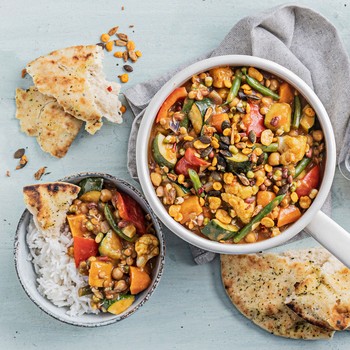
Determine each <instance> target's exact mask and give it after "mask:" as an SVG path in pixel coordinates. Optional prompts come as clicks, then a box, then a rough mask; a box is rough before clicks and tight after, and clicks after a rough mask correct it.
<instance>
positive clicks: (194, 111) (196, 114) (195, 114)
mask: <svg viewBox="0 0 350 350" xmlns="http://www.w3.org/2000/svg"><path fill="white" fill-rule="evenodd" d="M188 117H189V119H190V121H191V123H192V126H193V129H194V132H195V133H196V134H197V135H198V134H200V132H201V130H202V127H203V116H202V113H201V111H200V109H199V108H198V106H197V103H194V104H193V105H192V108H191V110H190V112H189V113H188Z"/></svg>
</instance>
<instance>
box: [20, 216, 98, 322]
mask: <svg viewBox="0 0 350 350" xmlns="http://www.w3.org/2000/svg"><path fill="white" fill-rule="evenodd" d="M27 244H28V247H29V250H30V256H29V259H30V260H31V261H32V263H33V265H34V270H35V272H36V274H37V276H38V278H37V283H38V291H39V293H40V294H41V295H42V296H44V297H46V298H47V299H49V300H50V301H52V303H53V304H55V305H56V306H58V307H67V314H68V315H70V316H80V315H82V314H84V313H98V311H96V310H93V309H92V308H91V307H90V296H83V297H79V295H78V290H79V288H80V287H83V286H86V285H87V277H85V276H82V275H81V274H80V273H79V272H78V270H77V269H76V267H75V263H74V259H73V258H71V257H70V256H69V255H68V254H67V249H68V247H70V246H71V245H72V244H73V238H72V235H71V233H70V231H69V229H68V227H65V228H64V229H63V230H62V231H61V232H58V233H57V235H56V236H53V235H47V234H45V233H43V232H40V231H39V230H38V229H37V228H36V227H35V224H34V222H33V220H31V222H30V224H29V226H28V233H27Z"/></svg>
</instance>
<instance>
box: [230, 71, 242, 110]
mask: <svg viewBox="0 0 350 350" xmlns="http://www.w3.org/2000/svg"><path fill="white" fill-rule="evenodd" d="M241 82H242V72H241V71H240V70H237V71H236V76H235V79H234V81H233V83H232V86H231V89H230V92H229V93H228V95H227V99H226V103H231V102H232V101H233V99H234V98H235V97H236V96H237V94H238V90H239V88H240V86H241Z"/></svg>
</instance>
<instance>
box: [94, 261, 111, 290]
mask: <svg viewBox="0 0 350 350" xmlns="http://www.w3.org/2000/svg"><path fill="white" fill-rule="evenodd" d="M112 270H113V265H112V264H111V263H109V262H104V261H97V260H96V261H92V262H91V266H90V270H89V285H90V286H91V287H97V288H98V287H103V286H104V283H106V284H107V283H111V282H112Z"/></svg>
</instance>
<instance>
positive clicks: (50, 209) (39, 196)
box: [23, 182, 80, 235]
mask: <svg viewBox="0 0 350 350" xmlns="http://www.w3.org/2000/svg"><path fill="white" fill-rule="evenodd" d="M79 191H80V187H79V186H76V185H73V184H70V183H66V182H48V183H43V184H39V185H31V186H25V187H24V188H23V195H24V202H25V204H26V206H27V209H28V210H29V212H30V213H31V214H32V215H33V219H34V223H35V226H36V227H37V229H38V230H41V231H43V232H47V233H49V234H53V235H55V234H57V233H59V231H60V228H61V226H62V225H63V224H64V223H65V221H66V214H67V211H68V209H69V207H70V205H71V204H72V202H73V200H74V199H76V198H77V197H78V194H79Z"/></svg>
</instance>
